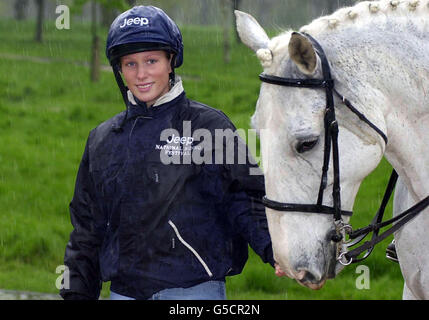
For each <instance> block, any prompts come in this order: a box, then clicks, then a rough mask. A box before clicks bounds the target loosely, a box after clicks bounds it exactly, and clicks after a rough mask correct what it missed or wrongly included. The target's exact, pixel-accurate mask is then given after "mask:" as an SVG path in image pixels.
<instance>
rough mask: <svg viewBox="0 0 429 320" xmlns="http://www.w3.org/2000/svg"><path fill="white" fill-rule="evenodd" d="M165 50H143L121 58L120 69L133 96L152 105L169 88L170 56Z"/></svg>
mask: <svg viewBox="0 0 429 320" xmlns="http://www.w3.org/2000/svg"><path fill="white" fill-rule="evenodd" d="M167 55H168V54H167V53H166V52H165V51H144V52H138V53H133V54H129V55H126V56H123V57H122V58H121V69H122V74H123V76H124V79H125V81H126V83H127V85H128V88H129V89H130V90H131V92H132V93H133V94H134V96H135V97H136V98H137V99H139V100H140V101H143V102H145V103H146V104H147V106H148V107H149V106H152V105H153V104H154V103H155V102H156V100H158V98H159V97H161V96H162V95H164V94H165V93H167V92H168V91H169V90H170V87H169V73H170V72H171V71H172V70H171V64H170V61H171V58H167Z"/></svg>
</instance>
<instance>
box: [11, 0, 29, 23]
mask: <svg viewBox="0 0 429 320" xmlns="http://www.w3.org/2000/svg"><path fill="white" fill-rule="evenodd" d="M27 5H28V0H15V5H14V9H15V19H16V20H24V19H25V9H26V8H27Z"/></svg>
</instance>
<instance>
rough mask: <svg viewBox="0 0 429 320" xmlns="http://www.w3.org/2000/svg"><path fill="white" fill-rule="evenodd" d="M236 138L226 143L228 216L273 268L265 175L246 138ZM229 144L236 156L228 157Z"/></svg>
mask: <svg viewBox="0 0 429 320" xmlns="http://www.w3.org/2000/svg"><path fill="white" fill-rule="evenodd" d="M233 139H234V140H233V141H231V140H227V141H226V144H225V147H226V151H225V155H226V159H225V161H226V165H225V167H226V170H227V173H228V174H227V176H228V179H229V181H228V189H227V193H226V203H227V210H228V217H229V220H230V223H231V224H232V225H233V228H234V229H235V230H236V231H237V232H238V233H239V234H240V235H241V237H242V238H244V239H245V240H246V241H247V242H248V243H249V245H250V247H251V248H252V249H253V250H254V251H255V252H256V253H257V254H258V255H259V256H260V257H261V259H262V260H263V261H264V262H265V263H270V264H271V265H272V266H274V259H273V250H272V245H271V238H270V235H269V232H268V222H267V218H266V215H265V206H264V205H263V204H262V197H263V196H264V195H265V184H264V176H263V174H262V172H261V170H260V169H259V167H258V165H257V163H256V161H255V160H254V159H253V157H252V155H251V153H250V151H249V149H248V148H247V145H246V143H245V142H244V141H243V139H241V138H240V137H239V136H238V134H237V135H236V136H234V137H233ZM228 145H229V146H231V145H234V151H233V156H232V155H230V154H226V153H227V152H231V151H232V149H231V148H230V147H229V148H228ZM232 157H233V159H232ZM232 160H233V161H232Z"/></svg>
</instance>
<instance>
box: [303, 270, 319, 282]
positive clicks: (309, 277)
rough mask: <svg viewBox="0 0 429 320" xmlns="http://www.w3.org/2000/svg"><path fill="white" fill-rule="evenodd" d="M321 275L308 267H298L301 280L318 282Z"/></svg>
mask: <svg viewBox="0 0 429 320" xmlns="http://www.w3.org/2000/svg"><path fill="white" fill-rule="evenodd" d="M321 278H322V277H321V275H314V274H313V273H312V272H310V271H308V270H306V269H301V270H299V269H298V273H297V280H299V281H300V282H303V283H304V282H310V283H318V282H320V280H321Z"/></svg>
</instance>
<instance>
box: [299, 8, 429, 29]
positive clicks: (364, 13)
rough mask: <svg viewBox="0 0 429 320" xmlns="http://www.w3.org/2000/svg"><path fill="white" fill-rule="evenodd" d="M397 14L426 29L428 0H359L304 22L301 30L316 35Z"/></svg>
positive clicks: (428, 11)
mask: <svg viewBox="0 0 429 320" xmlns="http://www.w3.org/2000/svg"><path fill="white" fill-rule="evenodd" d="M393 17H396V18H399V19H397V20H398V21H402V22H405V23H408V22H410V21H411V22H413V24H415V25H416V27H417V28H419V29H421V30H422V31H427V30H428V29H429V0H381V1H362V2H358V3H357V4H355V5H354V6H353V7H345V8H341V9H338V10H337V11H335V12H334V13H333V14H331V15H329V16H323V17H320V18H318V19H315V20H313V21H312V22H311V23H310V24H308V25H306V26H303V27H302V28H301V29H300V31H301V32H307V33H310V34H312V35H315V36H317V35H318V34H321V33H324V32H329V31H330V30H336V29H341V28H347V27H350V26H351V25H356V26H359V25H365V24H366V23H368V22H370V21H374V20H375V19H378V20H380V21H381V22H382V21H384V20H386V19H388V18H393Z"/></svg>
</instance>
